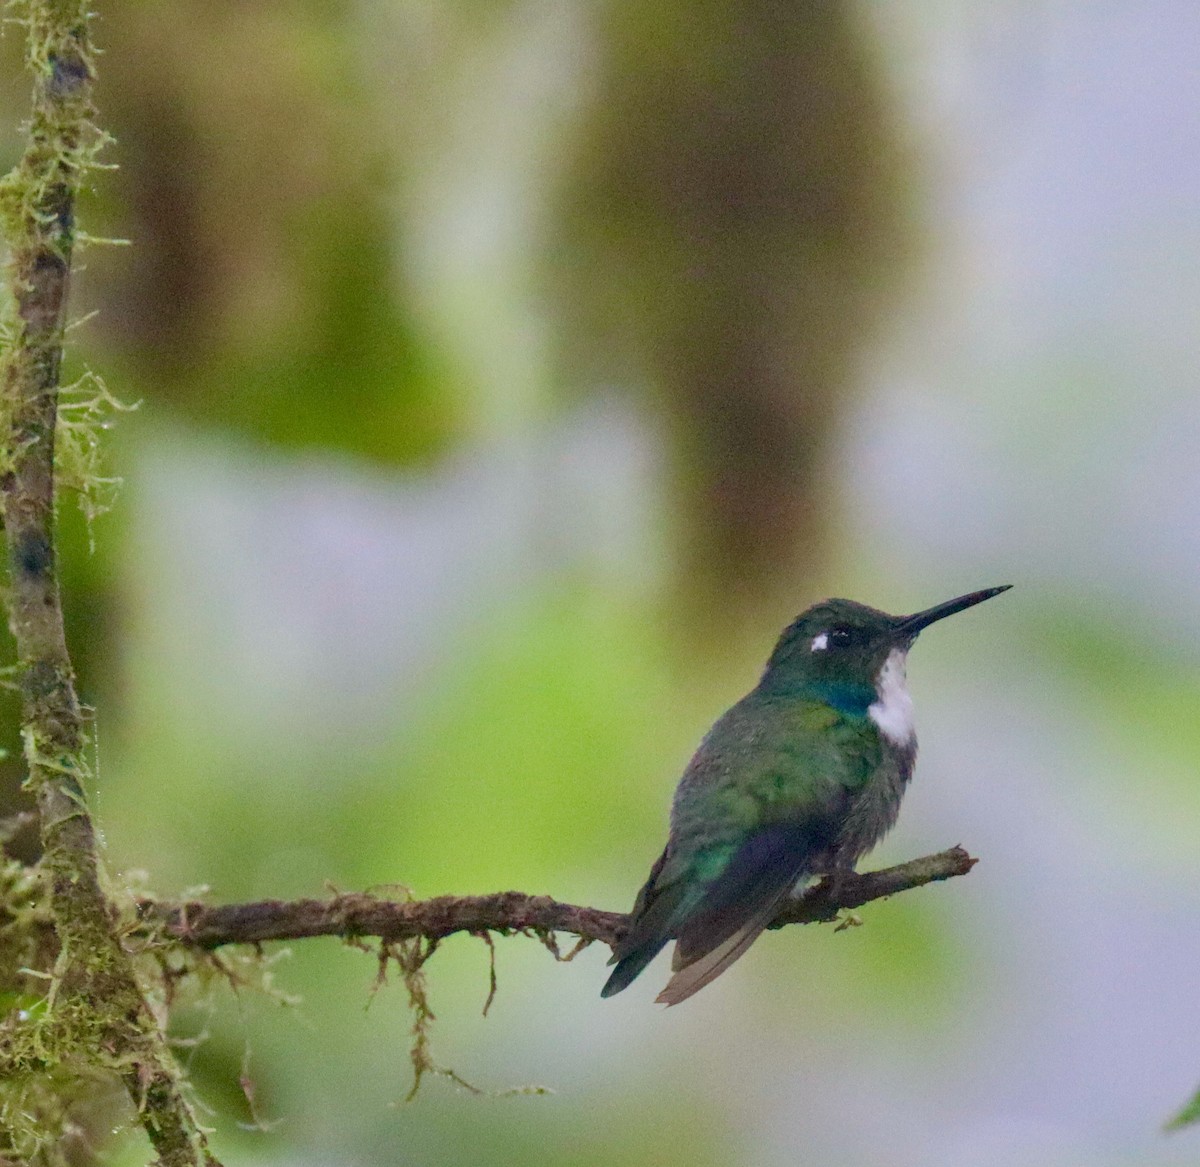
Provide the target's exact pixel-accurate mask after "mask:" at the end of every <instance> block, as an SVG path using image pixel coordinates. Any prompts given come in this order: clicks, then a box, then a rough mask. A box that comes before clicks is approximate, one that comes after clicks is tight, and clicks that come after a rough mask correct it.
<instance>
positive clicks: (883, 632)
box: [763, 584, 1011, 690]
mask: <svg viewBox="0 0 1200 1167" xmlns="http://www.w3.org/2000/svg"><path fill="white" fill-rule="evenodd" d="M1009 587H1011V585H1010V584H1005V585H1003V586H1002V587H996V588H986V589H985V590H983V591H981V592H971V593H969V594H968V595H965V596H958V597H957V598H956V599H953V600H947V601H946V602H945V603H944V604H937V605H935V606H934V607H932V608H926V609H925V610H924V611H923V612H917V613H914V614H913V615H912V616H889V615H888V614H887V613H886V612H881V611H879V609H878V608H868V607H867V606H866V604H857V603H855V602H854V601H853V600H823V601H822V602H821V603H819V604H814V605H813V606H812V607H811V608H809V609H808V610H807V611H805V612H801V613H800V615H799V616H797V617H796V619H795V620H793V621H792V623H791V624H789V625H788V626H787V628H785V629H784V631H783V635H782V636H780V638H779V642H778V643H777V644H776V645H775V651H774V652H772V653H771V659H770V660H769V661H768V662H767V668H766V672H765V673H764V674H763V681H764V682H768V683H769V682H772V681H778V682H782V683H783V684H785V685H794V684H801V685H805V684H813V685H817V686H823V687H834V688H857V687H861V688H863V689H865V688H867V687H868V686H869V687H870V688H871V689H872V690H874V689H875V687H876V684H877V681H878V679H879V676H880V674H881V672H882V671H883V668H884V666H885V665H886V664H888V662H889V660H892V661H896V658H895V657H893V653H897V654H899V661H898V663H899V664H900V665H901V666H902V665H903V657H904V654H906V653H907V652H908V650H909V648H910V647H911V646H912V642H913V641H914V640H915V639H916V638H917V635H918V633H920V631H921V630H922V629H923V628H927V627H928V626H929V625H930V624H932V623H934V621H936V620H941V619H943V618H944V617H946V616H953V615H954V613H955V612H961V611H963V610H964V609H966V608H970V607H973V606H974V605H975V604H981V603H983V601H984V600H990V599H991V598H992V597H993V596H998V595H999V594H1000V593H1001V592H1006V591H1008V589H1009Z"/></svg>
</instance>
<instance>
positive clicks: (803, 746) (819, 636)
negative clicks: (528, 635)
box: [602, 584, 1010, 1005]
mask: <svg viewBox="0 0 1200 1167" xmlns="http://www.w3.org/2000/svg"><path fill="white" fill-rule="evenodd" d="M1009 586H1010V585H1007V584H1006V585H1004V586H1003V587H995V588H987V589H985V590H984V591H979V592H971V593H970V594H969V595H965V596H959V597H957V598H956V599H953V600H948V601H947V602H946V603H944V604H938V605H937V606H936V607H933V608H928V609H926V610H925V611H923V612H917V613H916V614H915V615H912V616H889V615H888V614H887V613H886V612H880V611H878V610H877V609H875V608H868V607H867V606H866V605H864V604H856V603H855V602H854V601H853V600H825V601H824V602H822V603H820V604H814V605H813V607H811V608H809V609H808V610H807V611H806V612H803V613H801V614H800V615H799V616H798V617H796V619H795V620H794V621H792V623H791V624H790V625H788V627H787V628H786V629H784V631H783V634H782V635H781V636H780V638H779V642H778V643H777V644H776V645H775V651H774V652H772V653H771V659H770V660H769V661H768V662H767V667H766V670H765V671H764V672H763V675H762V679H761V680H760V681H759V683H758V685H757V686H756V687H755V688H754V689H753V690H752V691H751V692H750V693H748V694H747V695H746V696H745V697H743V698H742V699H741V700H740V701H739V702H738V703H737V704H736V705H734V706H733V708H731V709H729V710H727V711H726V712H725V713H724V714H723V715H722V716H721V717H720V718H719V719H718V720H717V722H716V724H715V725H713V727H712V729H710V730H709V731H708V733H707V735H706V736H705V738H704V740H703V741H702V742H701V743H700V748H699V749H698V750H697V751H696V753H695V755H694V756H693V757H692V760H691V761H690V762H689V763H688V766H687V769H686V770H685V771H684V773H683V777H682V778H681V779H680V781H679V786H678V787H677V789H676V791H675V799H674V802H673V804H672V807H671V831H670V835H669V837H668V839H667V845H666V848H665V849H664V851H663V853H662V855H661V856H659V859H658V862H656V863H655V864H654V867H653V868H652V869H651V871H650V877H649V878H648V879H647V880H646V884H645V886H644V887H643V888H642V890H641V891H640V892H639V893H638V897H637V902H636V903H635V904H634V906H633V911H632V913H631V916H630V925H629V931H628V933H627V934H626V936H625V938H624V940H622V941H621V943H620V944H619V945H617V947H616V949H615V951H614V953H613V960H612V963H615V964H616V966H617V967H616V968H615V969H613V971H612V975H611V976H610V977H609V978H608V983H607V984H605V986H604V989H603V992H602V995H603V996H605V997H610V996H612V994H613V993H619V992H620V991H621V990H622V989H623V988H625V987H626V986H627V985H628V984H629V983H630V982H631V981H632V980H633V979H634V978H635V977H636V976H637V975H638V974H639V973H640V972H641V971H642V970H643V969H644V968H645V967H646V965H648V964H649V963H650V961H651V960H653V959H654V957H655V956H656V955H657V954H658V953H659V951H660V950H661V949H662V948H663V947H664V946H665V945H666V944H667V943H668V942H669V941H671V940H674V941H675V955H674V959H673V961H672V964H671V967H672V969H673V970H674V975H673V976H672V977H671V980H670V982H669V983H668V984H667V987H666V988H665V989H664V990H663V991H662V992H661V993H660V994H659V996H658V1000H659V1001H661V1002H664V1003H665V1004H668V1005H676V1004H678V1003H679V1002H680V1001H683V1000H685V999H686V998H688V997H690V996H691V995H692V994H693V993H695V992H696V991H697V990H699V989H702V988H703V987H704V986H705V985H707V984H708V983H709V981H711V980H712V979H713V978H714V977H717V976H719V975H720V974H721V973H722V972H724V971H725V969H727V968H728V967H729V966H730V965H731V964H732V963H733V962H734V961H735V960H737V958H738V957H739V956H741V955H742V953H744V952H745V951H746V949H747V948H749V947H750V945H751V944H752V943H753V942H754V941H755V939H756V938H757V937H758V935H759V933H760V932H762V930H763V929H764V928H766V927H767V925H768V924H770V923H771V921H772V919H774V917H775V915H776V913H777V912H778V911H779V908H780V906H781V904H782V902H783V900H784V899H785V898H786V897H787V896H788V895H790V894H792V892H793V890H795V889H797V888H798V887H801V886H803V884H804V883H805V882H806V881H807V880H808V879H810V878H811V877H812V876H815V875H822V874H836V873H837V872H840V871H849V870H852V869H853V867H854V865H855V864H856V863H857V862H858V860H859V858H860V857H861V856H863V855H864V854H866V852H868V851H869V850H870V849H871V848H872V847H874V846H875V844H876V843H877V842H879V840H880V839H881V838H882V837H883V836H884V835H885V834H886V833H887V831H888V830H889V829H890V828H891V827H892V825H893V824H894V823H895V821H896V816H897V814H898V813H899V810H900V800H901V798H902V797H903V795H904V791H905V788H906V787H907V785H908V780H909V778H910V777H911V776H912V770H913V763H914V761H915V759H916V755H917V739H916V734H915V732H914V730H913V710H912V699H911V697H910V696H909V693H908V688H907V685H906V683H905V661H906V658H907V655H908V650H909V648H910V647H911V646H912V643H913V641H914V640H915V639H916V637H917V634H918V633H919V632H920V631H921V630H922V629H923V628H926V627H928V626H929V625H930V624H932V623H933V622H934V621H936V620H941V619H943V618H944V617H946V616H952V615H953V614H954V613H955V612H961V611H963V610H964V609H966V608H970V607H973V606H974V605H975V604H979V603H982V602H983V601H984V600H989V599H991V598H992V597H993V596H998V595H999V594H1000V593H1001V592H1005V591H1008V588H1009Z"/></svg>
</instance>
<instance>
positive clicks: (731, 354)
mask: <svg viewBox="0 0 1200 1167" xmlns="http://www.w3.org/2000/svg"><path fill="white" fill-rule="evenodd" d="M600 43H601V47H602V54H603V58H602V60H601V61H600V63H599V67H598V76H597V78H596V90H595V93H594V95H593V97H592V99H591V104H590V107H589V112H588V114H587V115H586V118H585V124H584V125H583V127H582V128H581V131H580V143H581V145H580V150H581V153H580V156H579V158H578V160H577V163H576V165H575V168H574V171H573V173H572V175H571V178H570V181H569V186H568V194H567V212H566V214H567V219H568V222H569V223H570V225H571V226H570V230H571V234H570V237H569V239H568V244H567V247H566V248H565V250H566V251H567V252H568V253H569V255H570V257H571V258H570V260H569V262H571V263H573V265H574V278H573V279H572V281H571V287H572V295H573V298H572V311H573V312H578V314H579V315H581V316H583V317H585V319H584V323H583V325H582V331H583V332H590V336H591V338H592V341H591V343H590V344H589V343H588V342H587V341H584V342H583V344H582V346H581V347H582V349H583V352H582V353H577V354H576V356H577V357H581V358H582V359H583V360H585V361H587V362H588V363H589V364H590V365H591V367H592V368H593V369H595V368H596V365H597V361H598V358H597V355H596V354H597V353H601V352H604V353H605V356H603V357H600V358H599V360H600V362H601V363H602V362H603V361H604V360H607V359H611V354H612V352H613V351H616V352H618V353H620V354H621V357H620V358H619V359H623V360H624V363H625V367H623V368H617V369H615V370H614V369H604V370H603V371H604V373H605V374H606V375H612V373H613V372H616V374H617V375H618V376H626V377H628V376H632V378H633V379H634V380H635V381H641V382H643V383H644V382H649V383H650V384H652V385H653V386H654V388H655V389H656V390H657V392H658V394H659V395H660V401H661V404H662V406H663V407H664V409H665V411H666V414H667V416H668V417H669V419H670V422H671V427H672V435H673V446H674V456H675V467H676V472H677V481H678V485H679V497H680V499H681V506H680V508H679V509H680V516H681V519H682V532H683V547H682V550H681V555H680V566H681V577H682V579H683V580H684V581H685V588H686V590H687V592H688V594H689V596H690V598H691V599H693V600H694V601H696V602H697V603H699V604H701V605H702V606H704V607H707V606H709V605H717V604H719V605H720V608H719V610H720V612H721V616H720V618H718V619H717V621H716V623H717V625H718V626H720V624H721V623H722V622H725V621H728V620H730V619H733V620H735V622H736V620H737V618H738V617H739V616H741V617H743V618H744V617H748V616H750V615H751V614H752V612H753V611H755V610H757V609H759V608H760V607H761V606H762V605H763V604H764V603H765V604H767V605H768V606H770V607H772V608H774V607H775V605H776V603H779V604H782V606H783V608H785V609H786V608H789V607H790V608H792V609H794V608H796V607H799V606H801V605H802V604H803V603H804V602H807V601H808V600H809V599H811V598H812V596H811V594H810V589H811V588H812V587H814V586H815V585H816V581H817V579H818V577H819V576H820V574H821V572H822V569H823V567H824V566H825V564H826V561H827V557H828V556H829V554H830V552H831V550H833V548H834V544H833V539H834V536H835V533H836V532H835V531H834V530H833V524H832V523H831V522H830V516H831V512H835V511H836V504H835V502H834V500H833V498H832V494H831V490H830V487H831V480H832V477H833V476H832V474H831V472H830V471H831V466H830V452H831V447H832V444H833V441H834V437H835V435H836V432H837V427H838V423H839V421H840V419H841V417H842V416H843V414H844V413H845V410H846V407H847V404H848V403H849V401H850V400H851V391H852V389H853V387H854V383H855V374H856V362H857V359H858V358H859V356H860V355H861V354H862V352H863V350H864V349H866V348H867V347H868V346H869V345H870V344H871V342H872V341H873V340H874V338H875V335H876V332H877V325H878V323H879V320H880V318H881V309H882V308H883V307H884V306H885V305H886V303H887V301H888V299H889V296H890V295H891V294H892V293H893V290H894V289H895V287H896V285H897V281H896V279H895V276H896V274H897V272H898V271H899V270H900V268H901V266H902V265H901V263H900V262H899V260H900V259H901V257H902V254H903V252H904V250H905V244H906V242H907V240H908V231H907V229H906V228H907V222H906V220H907V213H906V201H907V200H906V198H905V188H904V178H905V159H904V151H903V149H902V148H901V146H900V143H899V140H898V133H897V128H896V119H895V117H894V115H893V112H892V110H891V109H890V108H889V105H888V101H887V97H886V92H885V88H886V87H885V86H884V84H883V81H882V77H881V70H880V66H879V63H878V62H877V60H876V54H875V52H874V51H873V46H872V43H871V36H870V35H869V30H868V29H867V28H866V27H865V26H864V25H863V24H862V23H860V21H859V20H858V19H856V12H855V8H854V6H852V5H850V4H848V3H824V4H793V3H779V2H778V0H733V2H730V0H700V2H697V0H665V2H663V3H659V4H655V5H650V6H647V5H641V4H632V3H622V2H613V3H610V4H609V5H608V6H607V8H606V9H605V16H604V23H603V28H602V32H601V36H600ZM588 314H590V319H588V318H587V317H588ZM614 331H615V332H616V333H617V335H616V336H615V337H614V336H613V333H614ZM597 337H602V338H603V344H600V343H596V338H597ZM614 340H615V342H616V343H615V344H614V343H611V342H613V341H614ZM589 349H590V350H591V351H588V350H589ZM631 369H632V372H631Z"/></svg>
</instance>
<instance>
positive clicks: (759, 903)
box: [657, 823, 816, 1005]
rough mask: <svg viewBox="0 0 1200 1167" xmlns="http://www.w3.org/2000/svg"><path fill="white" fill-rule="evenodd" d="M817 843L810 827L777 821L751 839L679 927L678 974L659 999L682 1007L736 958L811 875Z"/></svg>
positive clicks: (677, 948)
mask: <svg viewBox="0 0 1200 1167" xmlns="http://www.w3.org/2000/svg"><path fill="white" fill-rule="evenodd" d="M815 844H816V841H815V840H814V839H813V838H812V832H811V830H809V829H808V828H807V826H806V825H804V824H796V823H776V824H773V825H771V826H768V827H764V828H763V829H762V830H760V831H757V832H756V833H755V834H753V835H751V836H750V838H748V839H746V841H745V842H744V843H743V844H742V845H741V847H740V848H739V849H738V851H737V853H736V854H735V855H734V857H733V858H732V859H731V860H730V861H729V864H728V866H727V867H726V868H725V870H724V871H723V872H722V874H721V876H720V878H719V879H717V880H716V882H715V883H713V884H711V885H710V886H709V887H708V888H707V890H706V893H705V896H704V901H703V905H702V907H701V908H700V909H699V910H698V911H696V912H695V913H693V914H691V915H690V916H688V918H687V919H686V920H685V921H684V922H683V924H682V926H681V927H679V928H678V931H677V933H676V937H677V940H676V944H675V956H674V958H673V960H672V962H671V967H672V969H674V970H675V975H674V976H673V977H672V978H671V980H670V981H669V982H668V983H667V987H666V988H665V989H663V991H662V992H661V993H660V994H659V995H658V997H657V1000H658V1001H659V1002H661V1003H663V1004H665V1005H677V1004H679V1002H680V1001H684V1000H686V999H687V998H688V997H690V996H691V995H692V994H693V993H696V992H698V991H699V990H700V989H702V988H704V986H705V985H707V984H708V983H709V981H711V980H713V979H714V978H715V977H718V976H720V975H721V973H723V972H724V971H725V970H726V969H727V968H728V967H729V966H730V965H731V964H732V963H733V962H734V961H735V960H737V959H738V957H739V956H741V955H742V953H744V952H745V951H746V949H747V948H749V947H750V945H751V944H753V943H754V941H755V940H756V939H757V938H758V935H759V933H761V932H762V931H763V929H764V928H766V926H767V925H768V924H770V922H771V921H772V920H773V919H774V918H775V915H776V913H777V912H778V911H779V907H780V905H781V903H782V902H783V900H784V899H786V898H787V896H788V893H789V892H790V891H791V890H792V888H794V887H795V886H796V883H797V881H798V880H799V879H800V878H801V877H802V876H804V875H805V874H806V873H807V870H808V867H809V865H810V863H811V860H812V855H813V852H814V850H815V849H816V847H815Z"/></svg>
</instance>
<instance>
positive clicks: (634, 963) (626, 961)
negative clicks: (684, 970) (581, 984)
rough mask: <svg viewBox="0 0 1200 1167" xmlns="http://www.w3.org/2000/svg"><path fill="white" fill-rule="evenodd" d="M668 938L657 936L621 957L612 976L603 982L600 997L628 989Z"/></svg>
mask: <svg viewBox="0 0 1200 1167" xmlns="http://www.w3.org/2000/svg"><path fill="white" fill-rule="evenodd" d="M670 939H671V938H670V937H669V936H659V937H656V938H655V939H653V940H651V941H649V942H648V943H646V944H643V945H642V946H641V947H640V948H635V949H634V950H633V951H632V952H630V953H629V954H628V955H626V956H623V957H621V959H620V960H618V961H617V967H616V968H614V969H613V970H612V975H611V976H610V977H609V978H608V980H607V981H605V982H604V988H602V989H601V990H600V996H602V997H611V996H612V995H613V994H614V993H619V992H620V991H621V990H622V989H627V988H629V986H630V984H632V983H633V980H634V978H635V977H637V976H638V975H639V974H640V973H641V972H642V971H643V970H644V969H645V967H646V965H648V964H649V963H650V962H651V961H652V960H653V959H654V958H655V957H656V956H657V955H658V954H659V953H660V952H661V951H662V950H663V947H664V946H665V945H666V943H667V941H669V940H670Z"/></svg>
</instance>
